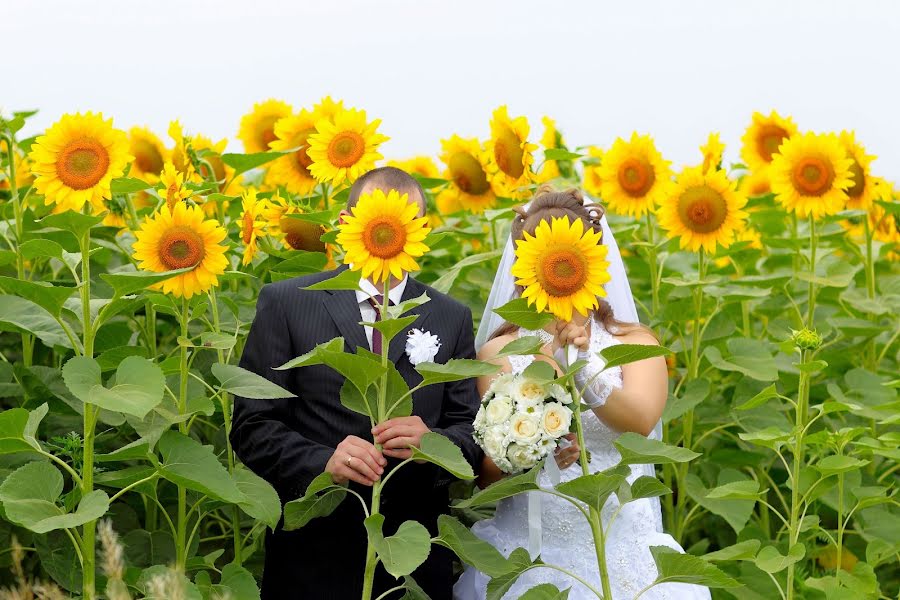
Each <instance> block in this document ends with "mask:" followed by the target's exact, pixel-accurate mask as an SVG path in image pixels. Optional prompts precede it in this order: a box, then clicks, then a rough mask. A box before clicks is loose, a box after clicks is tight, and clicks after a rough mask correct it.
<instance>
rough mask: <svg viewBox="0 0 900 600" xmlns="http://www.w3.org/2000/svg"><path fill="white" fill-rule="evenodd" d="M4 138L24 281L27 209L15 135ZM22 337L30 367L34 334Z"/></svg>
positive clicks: (20, 274)
mask: <svg viewBox="0 0 900 600" xmlns="http://www.w3.org/2000/svg"><path fill="white" fill-rule="evenodd" d="M2 139H3V140H5V141H6V155H7V162H8V163H9V193H10V199H11V201H12V205H13V217H14V218H15V220H16V225H15V232H16V276H17V277H18V279H20V280H22V281H24V280H25V279H26V275H25V257H24V256H22V253H21V252H18V246H21V245H22V237H23V234H24V223H23V219H22V217H23V215H24V212H25V209H24V207H23V206H22V198H21V197H20V196H19V185H18V183H17V180H16V158H15V152H14V151H13V142H14V139H13V136H3V138H2ZM21 338H22V364H23V365H24V366H26V367H30V366H31V364H32V361H33V360H34V335H32V334H30V333H27V332H24V331H23V332H22V334H21Z"/></svg>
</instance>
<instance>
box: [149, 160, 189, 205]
mask: <svg viewBox="0 0 900 600" xmlns="http://www.w3.org/2000/svg"><path fill="white" fill-rule="evenodd" d="M159 183H160V184H161V185H160V187H159V188H158V189H157V190H156V192H157V193H158V194H159V197H160V198H162V199H163V200H165V201H166V206H167V207H168V208H169V210H170V211H171V210H173V209H174V208H175V205H176V204H178V203H179V202H181V201H182V200H187V199H188V198H190V197H191V190H190V189H189V188H187V187H185V185H184V174H183V173H182V172H181V171H179V170H178V169H176V168H175V165H173V164H172V163H170V162H167V163H166V166H165V167H164V168H163V171H162V173H161V174H160V176H159Z"/></svg>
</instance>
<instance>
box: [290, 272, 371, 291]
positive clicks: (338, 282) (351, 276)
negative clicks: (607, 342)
mask: <svg viewBox="0 0 900 600" xmlns="http://www.w3.org/2000/svg"><path fill="white" fill-rule="evenodd" d="M300 289H304V290H332V291H336V290H353V291H356V290H358V289H359V271H351V270H350V269H347V270H346V271H341V272H340V273H338V274H337V275H335V276H334V277H331V278H329V279H326V280H325V281H320V282H319V283H314V284H312V285H308V286H306V287H305V288H300Z"/></svg>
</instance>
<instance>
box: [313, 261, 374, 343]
mask: <svg viewBox="0 0 900 600" xmlns="http://www.w3.org/2000/svg"><path fill="white" fill-rule="evenodd" d="M346 269H347V266H346V265H344V266H341V267H339V268H338V269H337V272H341V271H345V270H346ZM323 302H324V304H325V308H326V309H327V310H328V312H329V313H330V314H331V319H332V320H333V321H334V324H335V325H337V328H338V329H339V330H340V332H341V335H342V336H343V337H344V341H345V342H346V343H347V346H348V347H349V348H350V350H351V351H354V352H355V351H356V348H357V347H359V346H362V347H363V348H365V349H366V350H368V349H369V341H368V340H367V339H366V330H365V329H363V326H362V325H360V324H359V323H360V321H362V316H361V315H360V313H359V303H358V302H357V301H356V292H354V291H352V290H328V292H327V295H326V296H324V297H323Z"/></svg>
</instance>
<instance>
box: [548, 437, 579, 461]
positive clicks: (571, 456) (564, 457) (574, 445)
mask: <svg viewBox="0 0 900 600" xmlns="http://www.w3.org/2000/svg"><path fill="white" fill-rule="evenodd" d="M564 439H566V440H569V445H568V446H567V447H565V448H563V447H562V446H558V447H557V448H556V450H555V451H554V453H553V457H554V458H555V459H556V464H557V465H558V466H559V468H560V469H568V468H569V467H571V466H572V465H574V464H575V463H576V462H578V455H579V451H580V449H579V448H578V442H577V440H576V439H575V434H574V433H568V434H566V435H565V436H564Z"/></svg>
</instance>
